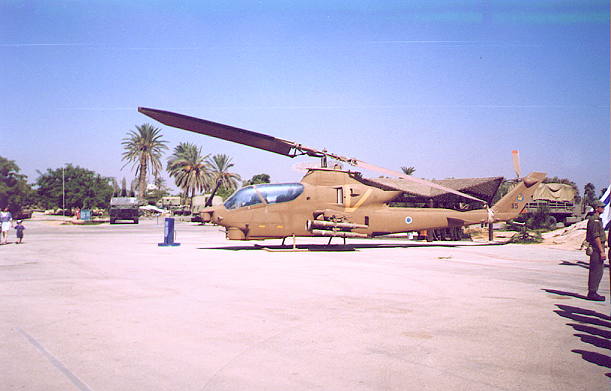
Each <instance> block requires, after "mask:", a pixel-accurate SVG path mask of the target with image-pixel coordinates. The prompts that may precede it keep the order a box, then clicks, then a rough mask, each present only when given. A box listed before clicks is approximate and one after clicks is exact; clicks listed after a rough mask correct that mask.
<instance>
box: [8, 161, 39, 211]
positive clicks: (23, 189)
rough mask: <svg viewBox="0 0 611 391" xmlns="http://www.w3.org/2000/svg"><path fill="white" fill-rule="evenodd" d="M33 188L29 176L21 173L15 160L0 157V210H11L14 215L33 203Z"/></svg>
mask: <svg viewBox="0 0 611 391" xmlns="http://www.w3.org/2000/svg"><path fill="white" fill-rule="evenodd" d="M31 197H32V188H31V187H30V185H28V183H27V176H25V175H23V174H20V173H19V166H17V164H16V163H15V161H13V160H8V159H6V158H4V157H2V156H0V208H9V210H10V211H11V212H13V213H16V212H19V211H20V210H21V208H22V207H23V206H24V205H26V204H29V203H31V201H32V198H31Z"/></svg>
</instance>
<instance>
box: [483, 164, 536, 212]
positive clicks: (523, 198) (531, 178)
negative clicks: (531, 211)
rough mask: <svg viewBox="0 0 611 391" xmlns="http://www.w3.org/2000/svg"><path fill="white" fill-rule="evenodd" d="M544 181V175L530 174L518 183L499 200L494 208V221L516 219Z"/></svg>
mask: <svg viewBox="0 0 611 391" xmlns="http://www.w3.org/2000/svg"><path fill="white" fill-rule="evenodd" d="M543 179H545V173H542V172H531V173H530V174H528V176H526V177H525V178H522V180H521V181H520V182H519V183H518V185H517V186H515V187H514V188H513V189H511V190H510V191H509V193H507V195H505V196H504V197H503V198H501V199H500V200H499V201H498V202H497V203H496V204H494V206H493V207H492V211H493V212H494V220H495V221H506V220H510V219H513V218H516V217H518V215H519V214H520V213H522V211H523V210H524V208H525V207H526V204H527V203H529V202H531V201H532V200H533V194H534V193H535V189H536V188H537V185H538V184H539V183H541V182H542V181H543Z"/></svg>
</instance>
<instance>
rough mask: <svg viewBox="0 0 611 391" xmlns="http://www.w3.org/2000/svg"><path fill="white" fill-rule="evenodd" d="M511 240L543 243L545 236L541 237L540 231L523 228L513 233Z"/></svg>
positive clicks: (525, 242) (514, 241) (512, 241)
mask: <svg viewBox="0 0 611 391" xmlns="http://www.w3.org/2000/svg"><path fill="white" fill-rule="evenodd" d="M510 242H511V243H523V244H530V243H541V242H543V237H541V234H540V233H539V232H535V231H530V232H529V231H527V230H523V231H521V232H518V233H517V234H515V235H513V236H512V237H511V239H510Z"/></svg>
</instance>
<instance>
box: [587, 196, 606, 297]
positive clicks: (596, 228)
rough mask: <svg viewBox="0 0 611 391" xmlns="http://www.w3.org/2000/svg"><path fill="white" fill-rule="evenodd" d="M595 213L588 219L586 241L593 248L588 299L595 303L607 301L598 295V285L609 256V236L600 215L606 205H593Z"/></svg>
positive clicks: (595, 202) (599, 202)
mask: <svg viewBox="0 0 611 391" xmlns="http://www.w3.org/2000/svg"><path fill="white" fill-rule="evenodd" d="M592 207H593V208H594V213H593V214H592V215H591V216H590V217H588V228H587V231H586V240H587V241H588V243H590V245H591V246H592V255H590V272H589V273H588V299H589V300H594V301H605V296H601V295H599V294H598V285H599V284H600V280H601V279H602V277H603V270H604V264H605V260H606V259H607V255H606V254H605V243H606V241H607V235H606V234H605V230H604V228H603V223H602V221H601V219H600V214H601V213H602V212H603V211H604V209H605V204H603V203H602V202H601V201H598V200H596V201H594V202H593V203H592Z"/></svg>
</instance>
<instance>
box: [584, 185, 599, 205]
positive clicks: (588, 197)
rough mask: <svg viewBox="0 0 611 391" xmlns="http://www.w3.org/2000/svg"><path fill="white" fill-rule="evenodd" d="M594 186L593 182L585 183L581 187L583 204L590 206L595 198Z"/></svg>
mask: <svg viewBox="0 0 611 391" xmlns="http://www.w3.org/2000/svg"><path fill="white" fill-rule="evenodd" d="M597 199H598V198H597V197H596V187H594V185H593V184H591V183H587V184H586V185H585V187H584V188H583V204H584V205H586V206H590V205H591V204H592V202H593V201H595V200H597Z"/></svg>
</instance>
